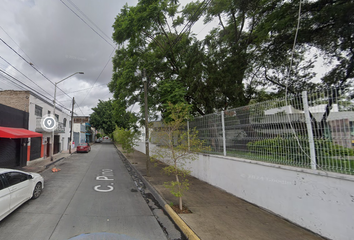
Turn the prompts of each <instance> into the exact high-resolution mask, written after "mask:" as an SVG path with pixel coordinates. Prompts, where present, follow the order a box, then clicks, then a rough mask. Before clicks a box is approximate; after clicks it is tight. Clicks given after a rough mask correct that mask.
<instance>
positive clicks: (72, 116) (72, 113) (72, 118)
mask: <svg viewBox="0 0 354 240" xmlns="http://www.w3.org/2000/svg"><path fill="white" fill-rule="evenodd" d="M74 105H75V98H74V97H73V106H72V108H71V121H70V124H71V126H70V146H69V153H70V154H71V147H72V145H73V144H72V139H73V136H72V134H73V120H74Z"/></svg>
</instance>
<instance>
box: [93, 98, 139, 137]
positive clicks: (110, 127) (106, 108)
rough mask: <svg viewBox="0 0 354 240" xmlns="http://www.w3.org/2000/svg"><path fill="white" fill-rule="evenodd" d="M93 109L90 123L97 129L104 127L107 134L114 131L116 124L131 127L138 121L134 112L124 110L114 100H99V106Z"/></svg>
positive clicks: (121, 126)
mask: <svg viewBox="0 0 354 240" xmlns="http://www.w3.org/2000/svg"><path fill="white" fill-rule="evenodd" d="M92 110H93V113H92V114H91V115H90V124H91V125H92V126H94V127H95V128H96V129H102V130H103V131H104V133H105V134H111V133H113V131H114V130H115V129H116V126H118V127H119V128H125V129H129V128H130V127H133V125H134V123H135V122H136V119H135V117H134V116H133V114H131V113H127V112H126V111H122V110H121V109H120V108H119V106H117V105H116V104H115V102H114V101H112V100H108V101H102V100H99V102H98V104H97V107H94V108H92ZM122 112H123V114H122Z"/></svg>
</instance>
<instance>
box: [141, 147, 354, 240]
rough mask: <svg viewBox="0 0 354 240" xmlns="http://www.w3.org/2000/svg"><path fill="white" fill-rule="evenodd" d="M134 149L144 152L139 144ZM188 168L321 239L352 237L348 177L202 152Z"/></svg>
mask: <svg viewBox="0 0 354 240" xmlns="http://www.w3.org/2000/svg"><path fill="white" fill-rule="evenodd" d="M154 147H155V146H154V145H153V144H150V149H151V150H152V149H153V148H154ZM136 149H137V150H138V151H141V152H144V153H145V146H144V143H138V146H137V147H136ZM189 168H190V170H191V171H192V173H191V174H192V175H193V176H195V177H197V178H199V179H200V180H203V181H205V182H208V183H210V184H211V185H214V186H217V187H219V188H222V189H224V190H225V191H227V192H229V193H231V194H233V195H235V196H237V197H240V198H242V199H244V200H246V201H248V202H251V203H254V204H256V205H258V206H260V207H262V208H265V209H268V210H270V211H272V212H274V213H275V214H278V215H280V216H282V217H284V218H286V219H288V220H290V221H291V222H294V223H296V224H298V225H300V226H302V227H304V228H307V229H309V230H311V231H313V232H316V233H318V234H320V235H322V236H324V237H327V238H330V239H338V240H339V239H340V240H351V239H353V238H354V237H353V236H354V176H349V175H343V174H337V173H331V172H324V171H316V170H309V169H303V168H296V167H288V166H282V165H275V164H267V163H263V162H258V161H251V160H244V159H237V158H232V157H222V156H216V155H202V154H200V155H199V159H198V160H196V161H194V162H192V163H191V164H190V165H189Z"/></svg>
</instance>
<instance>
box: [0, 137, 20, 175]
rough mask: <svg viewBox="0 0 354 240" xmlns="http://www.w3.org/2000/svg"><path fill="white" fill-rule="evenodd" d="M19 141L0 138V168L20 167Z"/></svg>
mask: <svg viewBox="0 0 354 240" xmlns="http://www.w3.org/2000/svg"><path fill="white" fill-rule="evenodd" d="M20 141H21V140H20V139H9V138H0V167H10V168H11V167H16V166H19V165H20V145H21V144H20Z"/></svg>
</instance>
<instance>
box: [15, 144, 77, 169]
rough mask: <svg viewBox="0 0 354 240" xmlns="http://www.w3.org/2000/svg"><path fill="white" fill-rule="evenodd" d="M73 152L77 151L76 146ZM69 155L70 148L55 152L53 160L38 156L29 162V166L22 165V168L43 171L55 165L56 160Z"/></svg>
mask: <svg viewBox="0 0 354 240" xmlns="http://www.w3.org/2000/svg"><path fill="white" fill-rule="evenodd" d="M72 153H76V148H74V149H73V150H72ZM69 156H71V154H70V153H69V150H65V151H62V152H60V153H57V154H55V155H54V157H53V161H51V160H50V157H46V158H38V159H35V160H32V161H29V162H27V166H24V167H20V169H21V170H22V171H25V172H42V171H43V170H45V169H46V168H48V167H50V166H51V165H54V164H55V162H57V161H60V160H63V159H65V158H67V157H69ZM53 167H54V166H53Z"/></svg>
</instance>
